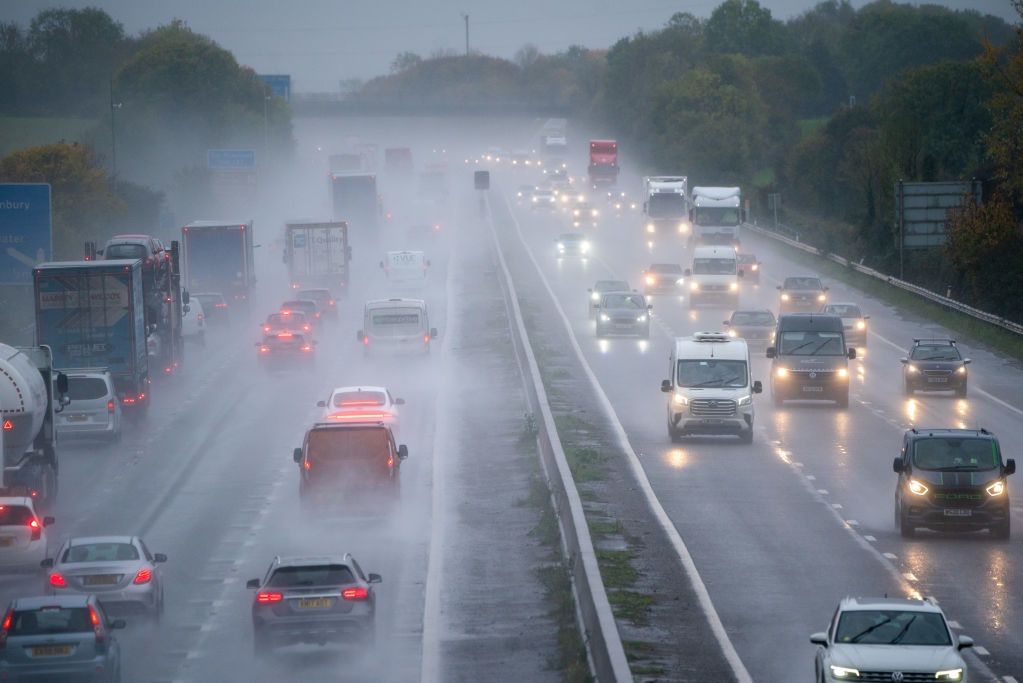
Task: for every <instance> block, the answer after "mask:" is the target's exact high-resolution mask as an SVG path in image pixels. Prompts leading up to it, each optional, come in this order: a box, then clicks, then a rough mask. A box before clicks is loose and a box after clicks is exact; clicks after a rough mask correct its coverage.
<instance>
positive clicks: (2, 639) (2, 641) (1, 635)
mask: <svg viewBox="0 0 1023 683" xmlns="http://www.w3.org/2000/svg"><path fill="white" fill-rule="evenodd" d="M13 620H14V609H13V608H11V609H8V610H7V615H6V616H5V617H4V623H3V626H0V649H3V648H5V647H7V632H8V631H10V630H11V622H12V621H13Z"/></svg>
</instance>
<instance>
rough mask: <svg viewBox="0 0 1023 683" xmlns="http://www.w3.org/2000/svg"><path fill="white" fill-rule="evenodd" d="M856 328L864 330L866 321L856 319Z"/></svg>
mask: <svg viewBox="0 0 1023 683" xmlns="http://www.w3.org/2000/svg"><path fill="white" fill-rule="evenodd" d="M856 329H857V330H865V329H867V323H866V322H864V321H863V320H857V321H856Z"/></svg>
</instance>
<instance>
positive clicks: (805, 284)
mask: <svg viewBox="0 0 1023 683" xmlns="http://www.w3.org/2000/svg"><path fill="white" fill-rule="evenodd" d="M782 286H783V287H784V288H785V289H824V287H823V285H821V281H820V280H818V279H817V278H815V277H787V278H785V284H784V285H782Z"/></svg>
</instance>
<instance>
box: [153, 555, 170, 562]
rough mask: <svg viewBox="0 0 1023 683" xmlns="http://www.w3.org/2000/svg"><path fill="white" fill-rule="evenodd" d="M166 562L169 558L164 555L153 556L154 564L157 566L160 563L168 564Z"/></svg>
mask: <svg viewBox="0 0 1023 683" xmlns="http://www.w3.org/2000/svg"><path fill="white" fill-rule="evenodd" d="M166 561H167V556H166V555H164V554H163V553H154V554H153V562H156V563H157V564H160V563H163V562H166Z"/></svg>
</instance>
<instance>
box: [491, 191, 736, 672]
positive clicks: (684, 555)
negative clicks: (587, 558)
mask: <svg viewBox="0 0 1023 683" xmlns="http://www.w3.org/2000/svg"><path fill="white" fill-rule="evenodd" d="M501 200H502V201H503V202H504V205H505V208H506V209H507V211H508V215H509V216H511V219H512V223H513V224H514V225H515V232H516V234H517V235H518V238H519V241H520V242H521V243H522V247H523V248H524V249H525V251H526V254H527V255H528V256H529V259H530V261H532V262H533V267H534V268H535V269H536V273H537V275H539V277H540V282H542V283H543V286H544V288H545V289H546V290H547V294H548V295H549V296H550V298H551V302H552V303H553V304H554V308H555V309H556V310H557V312H558V315H559V316H560V317H561V322H562V324H563V325H564V327H565V331H566V332H567V333H568V339H569V341H570V342H571V345H572V349H573V350H574V351H575V355H576V357H577V358H578V359H579V363H580V365H581V366H582V368H583V371H584V372H585V373H586V376H587V378H588V379H589V381H590V385H591V386H592V387H593V391H594V395H595V397H596V399H597V402H598V403H599V404H600V406H601V408H602V409H603V411H604V414H605V416H606V417H607V420H608V423H609V424H610V426H611V429H612V430H613V431H614V432H615V435H616V437H617V439H618V444H619V446H620V447H621V449H622V450H623V451H624V452H625V454H626V456H627V457H628V460H629V465H630V467H631V469H632V473H633V476H635V478H636V481H637V482H638V483H639V487H640V489H641V490H642V492H643V495H644V497H645V498H646V501H647V505H648V506H649V507H650V511H651V512H652V513H653V515H654V518H655V519H656V520H657V522H658V523H659V524H660V526H661V528H662V529H663V530H664V533H665V534H666V535H667V537H668V540H669V542H670V543H671V545H672V547H673V548H674V550H675V553H676V554H677V555H678V557H679V560H680V561H681V563H682V567H683V569H684V570H685V572H686V574H687V575H688V577H689V581H690V582H691V583H692V587H693V591H694V592H695V593H696V596H697V599H698V600H699V602H700V607H701V609H702V610H703V613H704V615H705V616H706V617H707V621H708V622H709V624H710V628H711V631H712V632H713V633H714V638H715V639H716V640H717V642H718V645H719V647H720V648H721V651H722V653H723V655H724V657H725V659H726V661H727V662H728V665H729V666H730V667H731V669H732V673H733V674H734V675H735V677H736V679H737V680H738V681H739V683H752V681H753V678H752V677H751V676H750V674H749V671H747V670H746V667H745V665H744V664H743V663H742V659H740V657H739V653H738V652H737V651H736V649H735V645H733V644H732V641H731V639H730V638H729V637H728V632H727V631H726V630H725V626H724V624H723V623H722V622H721V617H720V616H719V615H718V613H717V610H716V609H715V608H714V603H713V601H712V600H711V598H710V592H709V591H708V590H707V586H706V584H704V582H703V578H702V577H701V576H700V572H699V571H698V570H697V569H696V563H695V562H694V561H693V557H692V555H690V553H689V548H687V547H686V544H685V541H683V540H682V535H681V534H679V532H678V529H677V528H675V525H674V524H673V523H672V521H671V518H670V517H669V516H668V513H667V512H666V511H665V509H664V506H662V505H661V501H660V500H658V499H657V494H656V493H654V490H653V487H652V486H651V485H650V479H649V478H648V477H647V475H646V470H644V469H643V464H642V463H641V462H640V461H639V457H638V456H637V455H636V451H634V450H633V448H632V444H630V443H629V437H628V434H626V432H625V428H624V427H623V426H622V423H621V421H620V420H619V419H618V414H617V413H616V412H615V409H614V407H613V406H612V405H611V401H610V399H608V397H607V394H606V393H604V389H603V387H601V386H600V381H599V380H598V379H597V376H596V375H595V374H594V372H593V369H592V368H591V367H590V364H589V362H588V361H587V360H586V356H585V354H584V353H583V350H582V348H581V347H580V346H579V342H578V340H577V339H576V336H575V332H574V331H573V330H572V323H571V321H570V320H569V319H568V316H567V315H566V314H565V311H564V309H563V308H562V306H561V302H560V301H558V297H557V296H556V295H555V294H554V290H553V289H552V288H551V285H550V282H548V280H547V276H546V275H545V274H544V272H543V269H542V268H541V267H540V264H539V263H538V262H537V260H536V257H535V256H533V250H532V249H530V248H529V245H528V244H527V243H526V238H525V236H524V235H523V234H522V226H521V225H519V221H518V218H517V217H516V216H515V213H514V212H513V210H512V207H511V204H510V203H509V202H508V199H507V197H505V196H504V194H503V193H502V194H501Z"/></svg>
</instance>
